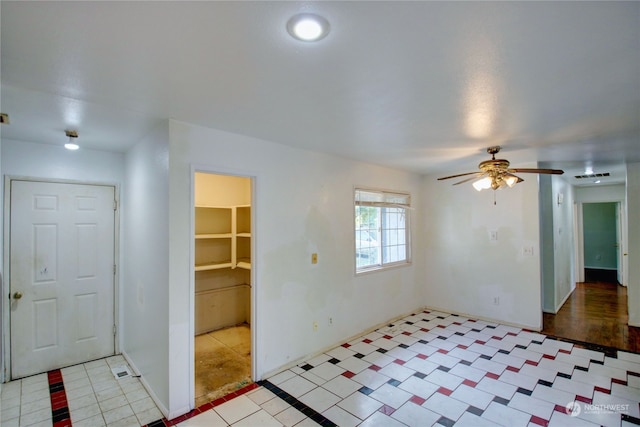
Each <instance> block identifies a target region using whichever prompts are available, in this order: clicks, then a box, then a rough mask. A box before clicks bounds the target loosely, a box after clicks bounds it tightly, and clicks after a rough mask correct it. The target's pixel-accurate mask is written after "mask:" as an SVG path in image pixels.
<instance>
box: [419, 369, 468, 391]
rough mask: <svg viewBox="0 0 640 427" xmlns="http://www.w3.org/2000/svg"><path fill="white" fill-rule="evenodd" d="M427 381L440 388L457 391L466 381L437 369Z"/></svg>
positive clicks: (428, 376) (426, 378) (427, 377)
mask: <svg viewBox="0 0 640 427" xmlns="http://www.w3.org/2000/svg"><path fill="white" fill-rule="evenodd" d="M424 379H425V381H429V382H430V383H433V384H435V385H438V386H440V387H444V388H447V389H449V390H455V389H456V387H458V386H459V385H460V384H462V382H463V381H464V380H463V379H462V378H460V377H458V376H456V375H451V374H449V373H448V372H444V371H441V370H440V369H436V370H435V371H433V372H431V373H430V374H429V375H427V376H426V377H425V378H424Z"/></svg>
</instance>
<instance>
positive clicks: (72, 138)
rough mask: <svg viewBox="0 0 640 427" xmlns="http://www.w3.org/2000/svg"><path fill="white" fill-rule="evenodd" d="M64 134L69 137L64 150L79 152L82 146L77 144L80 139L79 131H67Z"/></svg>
mask: <svg viewBox="0 0 640 427" xmlns="http://www.w3.org/2000/svg"><path fill="white" fill-rule="evenodd" d="M64 134H65V135H67V137H69V142H67V143H66V144H64V148H66V149H67V150H77V149H78V148H80V146H79V145H78V144H77V143H76V139H77V138H78V131H75V130H65V131H64Z"/></svg>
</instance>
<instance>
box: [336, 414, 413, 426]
mask: <svg viewBox="0 0 640 427" xmlns="http://www.w3.org/2000/svg"><path fill="white" fill-rule="evenodd" d="M338 425H339V426H340V427H342V424H338ZM381 426H384V427H406V426H407V425H406V424H404V423H401V422H400V421H397V420H394V419H393V418H391V417H389V416H387V415H385V414H383V413H381V412H375V413H373V414H372V415H371V416H370V417H369V418H367V419H366V420H365V421H364V422H363V423H362V424H360V427H381Z"/></svg>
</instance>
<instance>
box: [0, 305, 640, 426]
mask: <svg viewBox="0 0 640 427" xmlns="http://www.w3.org/2000/svg"><path fill="white" fill-rule="evenodd" d="M109 362H111V360H110V361H109ZM92 363H93V365H91V364H88V365H85V367H84V368H82V369H79V368H78V369H76V368H71V369H66V370H62V377H63V378H64V384H63V385H64V389H66V396H67V399H68V408H67V407H65V404H66V403H67V401H66V400H64V399H62V398H61V397H60V396H61V395H62V393H60V392H61V387H62V385H61V384H60V381H59V379H58V378H57V377H50V379H49V384H47V381H46V376H44V377H43V376H40V377H33V378H32V379H25V380H22V385H21V387H20V385H16V384H12V383H8V384H5V385H3V388H2V396H1V397H2V410H3V419H2V424H1V427H5V426H10V425H18V424H11V421H10V420H12V419H13V420H17V417H19V416H20V414H24V418H22V417H21V418H20V421H21V422H20V425H27V423H32V424H40V423H43V424H47V422H48V421H47V420H52V424H53V425H54V426H57V425H62V424H57V423H60V422H67V420H68V416H69V415H68V414H70V416H71V420H70V421H73V425H93V423H94V422H96V420H102V422H101V423H100V422H99V423H97V424H95V425H111V424H113V425H129V424H128V423H126V422H124V421H126V420H129V419H130V420H131V421H132V422H131V424H130V425H136V420H135V417H137V418H138V420H141V417H142V416H144V417H146V419H149V416H152V414H146V413H145V412H144V411H145V408H146V406H144V405H143V404H142V403H144V402H147V401H148V403H149V405H147V406H148V407H149V410H150V411H151V412H152V413H155V414H158V412H154V411H157V409H156V408H155V405H153V402H152V401H151V400H150V399H149V397H148V396H146V392H145V391H144V389H142V388H141V387H140V386H139V385H136V382H131V387H130V388H129V387H128V386H127V387H120V388H119V389H116V388H113V387H106V386H105V387H101V386H100V384H101V383H98V382H97V381H96V379H99V378H102V379H104V380H106V379H108V378H106V377H105V375H104V374H105V373H104V372H103V371H104V367H102V371H100V368H101V366H100V363H104V362H95V363H94V362H92ZM94 365H95V366H94ZM76 371H81V372H76ZM85 374H86V375H85ZM112 385H113V384H112ZM47 386H49V390H46V388H47ZM87 387H89V388H91V387H92V389H93V393H91V394H90V395H87V393H85V390H87ZM123 394H124V396H125V397H126V399H127V402H132V401H134V402H135V401H139V402H140V404H132V403H129V405H124V403H125V401H124V400H123V397H122V396H123ZM123 409H133V412H132V413H131V414H129V413H124V411H123ZM65 411H66V412H65ZM5 414H6V415H5ZM80 420H82V421H80ZM22 421H24V423H23V422H22ZM76 421H77V422H76ZM48 425H51V424H48ZM148 425H149V426H153V427H155V426H158V427H160V426H174V425H177V426H181V427H190V426H204V425H206V426H229V425H233V426H251V425H274V426H276V425H283V426H294V425H295V426H299V427H303V426H311V425H322V426H344V427H350V426H384V427H387V426H437V427H438V426H456V427H460V426H474V427H477V426H509V427H511V426H527V427H536V426H562V427H563V426H598V425H602V426H615V427H629V426H634V425H640V354H635V353H629V352H623V351H617V350H615V349H611V348H597V347H592V346H589V345H587V344H582V343H571V342H565V341H561V340H557V339H555V338H552V337H546V336H544V335H542V334H539V333H536V332H532V331H528V330H523V329H519V328H515V327H512V326H507V325H501V324H497V323H491V322H487V321H481V320H474V319H468V318H464V317H462V316H456V315H451V314H447V313H442V312H437V311H422V312H419V313H414V314H412V315H410V316H407V317H405V318H404V319H401V320H399V321H396V322H394V323H393V324H389V325H387V326H384V327H382V328H380V329H378V330H376V331H374V332H371V333H368V334H366V335H363V336H362V337H360V338H357V339H355V340H353V341H350V342H346V343H342V344H341V345H339V346H336V347H335V348H333V349H331V350H329V351H327V352H325V353H323V354H320V355H317V356H315V357H313V358H310V359H309V360H305V361H303V362H301V363H299V364H298V365H297V366H295V367H292V368H290V369H287V370H285V371H282V372H280V373H278V374H276V375H274V376H272V377H270V378H268V379H267V380H266V381H261V382H259V383H257V384H252V385H250V386H248V387H246V388H245V389H243V390H239V391H238V392H236V393H233V395H230V396H227V397H225V398H222V399H218V400H217V401H215V402H211V403H209V404H206V405H203V406H202V407H200V408H197V409H195V410H193V411H192V412H190V413H188V414H185V415H183V416H181V417H179V418H177V419H174V420H166V419H158V420H157V421H154V422H150V423H149V424H148Z"/></svg>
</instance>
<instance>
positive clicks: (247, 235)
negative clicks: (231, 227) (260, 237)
mask: <svg viewBox="0 0 640 427" xmlns="http://www.w3.org/2000/svg"><path fill="white" fill-rule="evenodd" d="M237 236H238V237H251V233H238V234H237Z"/></svg>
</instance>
